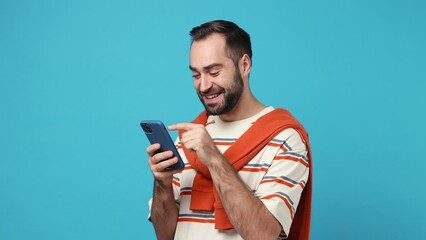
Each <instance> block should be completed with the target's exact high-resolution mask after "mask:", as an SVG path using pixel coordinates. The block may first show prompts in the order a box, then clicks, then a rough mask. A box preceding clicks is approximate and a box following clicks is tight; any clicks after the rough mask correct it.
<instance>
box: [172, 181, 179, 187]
mask: <svg viewBox="0 0 426 240" xmlns="http://www.w3.org/2000/svg"><path fill="white" fill-rule="evenodd" d="M172 183H173V184H174V185H176V186H178V187H180V182H178V181H176V180H174V179H173V180H172Z"/></svg>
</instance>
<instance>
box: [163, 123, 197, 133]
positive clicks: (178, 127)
mask: <svg viewBox="0 0 426 240" xmlns="http://www.w3.org/2000/svg"><path fill="white" fill-rule="evenodd" d="M200 126H202V125H200V124H195V123H188V122H187V123H177V124H173V125H170V126H169V127H168V128H169V130H187V131H188V130H191V129H194V128H197V127H200Z"/></svg>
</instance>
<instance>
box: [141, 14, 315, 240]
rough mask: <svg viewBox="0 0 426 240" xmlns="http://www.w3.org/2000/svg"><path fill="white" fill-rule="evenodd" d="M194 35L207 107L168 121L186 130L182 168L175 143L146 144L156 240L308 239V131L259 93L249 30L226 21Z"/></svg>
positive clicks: (195, 64)
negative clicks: (188, 119)
mask: <svg viewBox="0 0 426 240" xmlns="http://www.w3.org/2000/svg"><path fill="white" fill-rule="evenodd" d="M190 35H191V37H192V44H191V49H190V66H189V68H190V70H191V71H192V74H193V79H194V87H195V90H196V91H197V94H198V97H199V98H200V100H201V102H202V103H203V105H204V107H205V110H206V111H205V112H203V113H201V114H200V116H198V117H197V118H196V119H195V120H194V121H193V122H192V123H179V124H175V125H172V126H169V129H170V130H179V139H178V141H177V143H178V150H179V152H180V155H181V156H182V158H183V159H184V162H185V168H184V170H183V171H181V172H179V171H178V170H168V167H169V166H171V165H173V164H174V163H176V162H177V158H176V157H173V154H172V153H171V151H167V152H162V153H157V154H156V153H155V152H156V151H157V150H158V149H159V148H160V146H159V144H153V145H151V146H149V147H148V148H147V153H148V156H149V165H150V168H151V171H152V172H153V175H154V179H155V183H154V194H153V199H152V204H151V215H150V220H151V221H152V223H153V225H154V228H155V231H156V234H157V237H158V239H173V238H175V239H277V238H286V237H288V238H289V239H290V238H291V239H308V238H309V227H310V206H311V179H310V178H309V176H310V175H311V172H310V151H309V144H308V138H307V134H306V132H305V130H304V129H303V127H302V126H301V125H300V124H299V123H298V122H297V120H295V119H294V118H293V117H292V116H291V115H290V114H289V113H288V112H287V111H286V110H283V109H274V108H273V107H266V106H265V105H263V104H262V103H261V102H259V101H258V100H257V99H256V98H255V97H254V96H253V94H252V92H251V90H250V87H249V82H248V81H249V75H250V71H251V66H252V62H251V60H252V51H251V43H250V37H249V35H248V34H247V33H246V32H245V31H244V30H243V29H241V28H239V27H238V26H237V25H236V24H234V23H232V22H228V21H222V20H219V21H212V22H208V23H205V24H202V25H200V26H198V27H195V28H193V29H192V31H191V32H190ZM302 193H303V194H302ZM299 202H300V204H299ZM298 205H299V206H298ZM296 209H297V211H296ZM292 223H293V225H292ZM290 228H291V231H290Z"/></svg>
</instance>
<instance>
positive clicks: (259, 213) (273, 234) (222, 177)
mask: <svg viewBox="0 0 426 240" xmlns="http://www.w3.org/2000/svg"><path fill="white" fill-rule="evenodd" d="M209 170H210V173H211V175H212V179H213V182H214V184H215V187H216V190H217V192H218V195H219V197H220V199H221V202H222V205H223V207H224V209H225V211H226V214H227V215H228V218H229V220H230V221H231V223H232V225H233V226H234V227H235V229H236V230H237V231H238V232H239V234H240V235H241V236H242V237H243V238H244V239H277V238H278V236H279V234H280V232H281V225H280V223H279V222H278V221H277V220H276V219H275V217H274V216H273V215H272V214H271V213H270V212H269V210H268V209H267V208H266V207H265V205H264V204H263V203H262V201H261V200H260V199H258V198H257V197H255V196H254V195H253V193H252V192H251V191H250V189H248V188H247V187H246V185H245V184H244V182H243V181H241V179H240V177H239V176H238V174H237V172H236V171H235V169H234V168H233V167H232V166H231V165H230V164H229V163H228V161H226V160H225V159H221V160H219V161H215V163H214V164H212V165H211V166H210V167H209ZM259 229H261V230H260V231H259Z"/></svg>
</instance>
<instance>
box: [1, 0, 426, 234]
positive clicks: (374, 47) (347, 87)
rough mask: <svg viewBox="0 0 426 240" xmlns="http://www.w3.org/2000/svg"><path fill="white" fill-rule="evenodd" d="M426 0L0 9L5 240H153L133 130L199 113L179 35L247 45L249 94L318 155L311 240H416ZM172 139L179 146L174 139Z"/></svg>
mask: <svg viewBox="0 0 426 240" xmlns="http://www.w3.org/2000/svg"><path fill="white" fill-rule="evenodd" d="M425 12H426V4H425V1H420V0H418V1H414V0H413V1H403V0H400V1H395V0H387V1H384V0H383V1H379V0H358V1H337V0H336V1H332V0H325V1H288V0H286V1H239V2H236V1H235V2H231V1H223V0H221V1H213V2H212V1H208V2H202V1H137V0H134V1H94V0H89V1H87V0H85V1H83V0H79V1H56V0H51V1H47V0H41V1H22V0H14V1H12V0H10V1H6V0H1V1H0V114H1V115H0V116H1V118H0V239H5V240H6V239H154V238H155V235H154V232H153V229H152V227H151V225H150V223H149V222H148V221H147V214H148V205H147V201H148V199H149V198H150V196H151V191H152V190H151V189H152V175H151V173H150V171H149V169H148V166H147V163H146V155H145V152H144V151H145V148H146V146H147V145H148V142H147V140H146V139H145V136H144V135H143V134H142V131H141V130H140V128H139V125H138V123H139V121H140V120H141V119H162V120H163V121H164V122H165V123H166V124H171V123H175V122H181V121H190V120H192V119H193V118H194V117H195V116H196V114H198V113H199V112H200V111H201V110H202V107H201V104H200V103H199V101H198V99H197V97H196V95H195V93H194V90H193V87H192V79H191V73H190V72H189V70H188V50H189V36H188V32H189V30H190V29H191V28H192V27H193V26H196V25H198V24H201V23H203V22H206V21H209V20H213V19H229V20H232V21H235V22H236V23H238V24H239V25H240V26H241V27H243V28H244V29H246V30H247V31H248V32H249V33H250V34H251V36H252V42H253V49H254V58H253V71H252V75H251V80H250V81H251V85H252V88H253V91H254V93H255V95H256V96H257V97H258V98H259V99H260V100H261V101H262V102H264V103H265V104H267V105H273V106H275V107H284V108H287V109H289V110H290V111H292V112H293V114H294V115H295V116H296V117H297V118H299V120H300V121H301V122H302V123H303V124H304V125H305V127H306V128H307V130H308V131H309V133H310V138H311V144H312V150H313V156H314V176H315V178H314V203H313V222H312V233H311V236H312V239H426V234H425V232H424V231H423V230H422V228H424V226H425V220H424V218H425V216H426V209H425V202H426V196H425V187H424V186H423V184H424V183H425V182H426V177H425V176H426V174H425V170H426V164H425V160H426V158H425V155H424V153H423V151H424V149H425V143H426V142H425V140H424V139H425V133H426V128H425V123H426V113H425V109H426V107H425V104H426V97H425V95H426V94H425V90H426V84H425V81H426V74H425V69H426V57H425V56H426V48H425V43H426V33H425V29H426V17H425ZM174 136H176V135H174Z"/></svg>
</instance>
